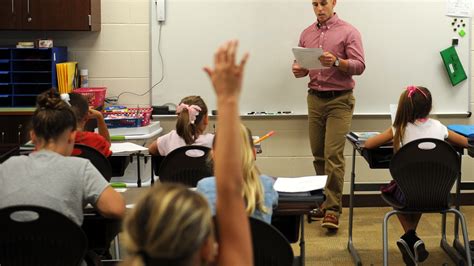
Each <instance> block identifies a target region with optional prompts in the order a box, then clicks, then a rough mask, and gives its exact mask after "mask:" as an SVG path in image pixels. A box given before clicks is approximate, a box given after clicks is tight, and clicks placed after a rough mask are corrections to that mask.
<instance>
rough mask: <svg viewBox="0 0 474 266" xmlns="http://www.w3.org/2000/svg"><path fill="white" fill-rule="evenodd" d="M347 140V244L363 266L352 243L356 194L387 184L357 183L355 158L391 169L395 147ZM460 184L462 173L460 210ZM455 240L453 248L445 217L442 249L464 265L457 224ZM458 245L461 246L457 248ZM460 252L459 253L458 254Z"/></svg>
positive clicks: (348, 136)
mask: <svg viewBox="0 0 474 266" xmlns="http://www.w3.org/2000/svg"><path fill="white" fill-rule="evenodd" d="M346 139H347V140H348V141H349V143H350V144H351V145H352V168H351V183H350V196H349V237H348V242H347V249H348V250H349V252H350V253H351V256H352V259H353V260H354V263H355V264H356V265H362V261H361V259H360V256H359V254H358V253H357V249H356V248H355V246H354V243H353V241H352V231H353V217H354V192H355V191H366V192H367V191H372V192H380V187H381V186H383V185H386V184H387V183H356V181H355V178H356V171H355V158H356V154H357V153H358V154H360V155H361V156H362V157H363V158H364V160H365V161H366V162H367V163H368V165H369V168H371V169H389V166H390V160H391V159H392V156H393V146H392V145H382V146H380V147H378V148H376V149H365V148H364V147H363V143H360V142H358V141H357V140H356V139H354V137H352V136H351V135H350V134H347V135H346ZM454 148H455V150H456V151H457V152H458V154H459V156H460V157H462V155H463V154H464V149H463V148H459V147H454ZM460 182H461V173H460V174H459V178H458V180H457V185H456V207H457V208H458V209H459V199H460V189H459V188H460V187H461V186H460ZM473 188H474V186H473ZM454 230H455V237H456V238H455V240H454V244H453V246H454V248H453V247H451V246H450V245H449V244H448V242H447V240H446V215H443V226H442V239H441V244H440V245H441V247H442V248H443V249H444V250H445V252H446V253H447V254H448V255H449V256H450V257H451V258H452V259H453V261H454V262H457V263H458V264H457V265H459V263H462V261H464V259H463V257H462V255H460V254H464V253H461V251H462V249H459V247H462V245H461V243H460V242H459V240H458V239H459V238H458V233H457V232H458V224H457V222H455V228H454ZM456 244H458V245H459V246H457V245H456ZM458 252H459V253H458ZM462 252H464V251H462Z"/></svg>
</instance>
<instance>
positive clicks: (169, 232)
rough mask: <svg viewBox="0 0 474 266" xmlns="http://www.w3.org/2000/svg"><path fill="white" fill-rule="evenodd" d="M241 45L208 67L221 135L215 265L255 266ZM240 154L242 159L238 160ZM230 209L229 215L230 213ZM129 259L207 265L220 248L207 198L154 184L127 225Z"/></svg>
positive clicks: (233, 46)
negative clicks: (244, 151)
mask: <svg viewBox="0 0 474 266" xmlns="http://www.w3.org/2000/svg"><path fill="white" fill-rule="evenodd" d="M236 49H237V42H235V41H232V42H228V43H226V44H225V45H223V46H221V47H220V48H219V50H218V51H217V53H216V54H215V56H214V57H215V59H214V62H215V65H216V66H215V68H214V69H210V68H206V72H207V73H208V75H209V77H210V78H211V81H212V83H213V85H214V89H215V91H216V94H217V107H218V110H219V116H218V118H217V119H218V122H219V127H218V129H217V130H218V134H219V135H221V136H227V137H226V138H217V140H216V141H217V143H216V147H217V148H216V151H215V173H216V180H217V187H218V190H217V228H218V231H219V254H218V257H217V263H216V265H252V262H253V257H252V242H251V237H250V226H249V221H248V218H247V215H246V213H245V206H244V201H243V200H242V189H243V176H242V170H241V165H242V162H241V156H240V152H241V151H240V150H241V146H242V144H241V138H239V122H240V121H239V120H240V117H239V107H238V103H239V95H240V89H241V84H242V75H243V70H244V65H245V62H246V58H247V55H245V56H244V59H242V61H241V63H240V64H235V62H234V61H235V57H236V55H235V54H236ZM235 155H239V156H235ZM229 209H230V210H231V211H229ZM124 234H125V240H126V241H124V242H125V245H126V249H127V251H128V254H129V257H128V259H127V260H126V261H125V262H124V265H134V266H138V265H180V266H198V265H207V264H209V263H212V262H213V261H214V257H215V255H216V252H217V245H216V244H215V240H214V239H215V238H214V227H213V224H212V216H211V210H210V208H209V205H208V203H207V202H206V200H205V198H204V197H203V196H201V195H200V194H199V193H197V192H194V191H191V190H189V189H187V188H186V187H184V186H182V185H179V184H156V185H154V186H153V187H152V188H151V189H150V190H149V191H148V192H147V193H146V194H145V196H144V197H143V198H142V199H141V200H140V201H139V202H138V203H137V204H136V205H135V208H134V209H133V210H132V212H131V213H130V214H129V215H128V216H127V218H126V220H125V225H124Z"/></svg>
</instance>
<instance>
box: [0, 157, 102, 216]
mask: <svg viewBox="0 0 474 266" xmlns="http://www.w3.org/2000/svg"><path fill="white" fill-rule="evenodd" d="M107 187H108V183H107V181H106V180H105V179H104V178H103V177H102V176H101V175H100V173H99V172H98V171H97V169H95V168H94V167H93V166H92V164H91V163H90V162H89V161H88V160H85V159H82V158H77V157H65V156H62V155H60V154H58V153H56V152H52V151H47V150H42V151H38V152H33V153H32V154H30V155H29V156H16V157H12V158H10V159H9V160H7V161H6V162H4V163H3V164H2V165H1V167H0V195H1V196H0V208H4V207H7V206H12V205H36V206H42V207H46V208H50V209H53V210H56V211H58V212H60V213H62V214H64V215H65V216H67V217H68V218H70V219H71V220H73V221H74V222H75V223H76V224H78V225H81V224H82V221H83V214H82V212H83V209H84V207H85V205H86V204H87V203H90V204H95V203H96V202H97V200H98V198H99V196H100V195H101V193H102V192H103V191H104V190H105V189H106V188H107Z"/></svg>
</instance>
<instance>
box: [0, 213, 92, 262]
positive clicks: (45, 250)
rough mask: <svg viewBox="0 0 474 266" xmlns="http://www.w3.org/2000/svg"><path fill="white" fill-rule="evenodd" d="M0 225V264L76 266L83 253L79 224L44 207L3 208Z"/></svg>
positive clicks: (83, 245) (80, 260) (84, 249)
mask: <svg viewBox="0 0 474 266" xmlns="http://www.w3.org/2000/svg"><path fill="white" fill-rule="evenodd" d="M25 219H26V220H25ZM0 224H1V226H0V265H9V266H17V265H18V266H20V265H25V266H26V265H48V266H54V265H58V266H62V265H80V264H81V262H82V259H83V257H84V255H85V253H86V250H87V238H86V236H85V234H84V233H83V231H82V230H81V228H80V227H79V225H77V224H75V223H74V222H73V221H71V220H70V219H69V218H67V217H66V216H64V215H63V214H61V213H58V212H56V211H54V210H51V209H48V208H43V207H38V206H27V205H21V206H13V207H7V208H3V209H0Z"/></svg>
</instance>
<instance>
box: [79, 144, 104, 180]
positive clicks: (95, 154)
mask: <svg viewBox="0 0 474 266" xmlns="http://www.w3.org/2000/svg"><path fill="white" fill-rule="evenodd" d="M72 155H73V156H77V157H81V158H85V159H89V161H90V162H91V163H92V165H94V166H95V168H97V170H99V172H100V173H101V174H102V176H104V178H105V180H107V182H110V179H111V178H112V166H110V162H109V160H108V159H107V158H106V157H105V156H104V155H103V154H102V153H101V152H100V151H98V150H96V149H94V148H92V147H90V146H87V145H83V144H78V143H76V144H74V150H73V152H72Z"/></svg>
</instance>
